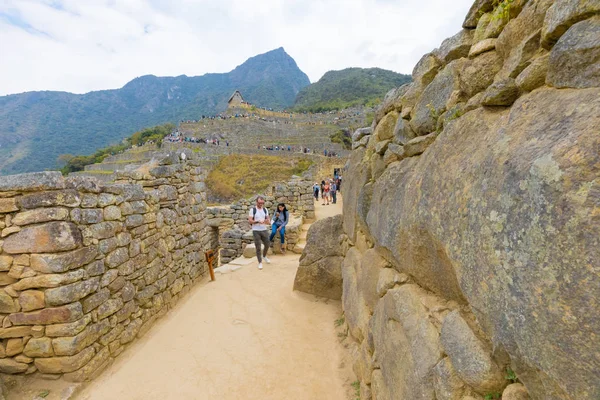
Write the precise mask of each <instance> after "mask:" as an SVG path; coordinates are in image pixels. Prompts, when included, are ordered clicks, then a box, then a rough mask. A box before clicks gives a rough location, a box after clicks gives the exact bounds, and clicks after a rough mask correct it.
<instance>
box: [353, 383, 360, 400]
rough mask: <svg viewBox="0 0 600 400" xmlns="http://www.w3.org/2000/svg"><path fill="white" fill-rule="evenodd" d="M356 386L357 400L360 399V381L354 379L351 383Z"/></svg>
mask: <svg viewBox="0 0 600 400" xmlns="http://www.w3.org/2000/svg"><path fill="white" fill-rule="evenodd" d="M351 385H352V387H353V388H354V395H355V396H356V400H360V381H354V382H352V383H351Z"/></svg>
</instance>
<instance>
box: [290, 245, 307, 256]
mask: <svg viewBox="0 0 600 400" xmlns="http://www.w3.org/2000/svg"><path fill="white" fill-rule="evenodd" d="M305 246H306V243H305V242H298V243H296V245H295V246H294V249H293V250H292V251H293V252H294V253H296V254H302V252H303V251H304V247H305Z"/></svg>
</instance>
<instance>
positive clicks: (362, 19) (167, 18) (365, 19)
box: [0, 0, 473, 95]
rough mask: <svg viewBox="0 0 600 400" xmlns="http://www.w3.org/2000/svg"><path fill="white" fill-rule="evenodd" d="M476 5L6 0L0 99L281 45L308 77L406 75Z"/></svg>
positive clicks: (227, 60) (121, 80) (104, 82)
mask: <svg viewBox="0 0 600 400" xmlns="http://www.w3.org/2000/svg"><path fill="white" fill-rule="evenodd" d="M472 2H473V0H452V1H450V0H0V95H6V94H11V93H21V92H25V91H30V90H63V91H68V92H74V93H85V92H88V91H91V90H99V89H112V88H119V87H121V86H123V85H124V84H125V83H127V82H128V81H130V80H131V79H133V78H135V77H137V76H141V75H147V74H153V75H157V76H177V75H182V74H185V75H188V76H195V75H202V74H204V73H207V72H228V71H230V70H232V69H233V68H235V67H236V66H237V65H239V64H241V63H243V62H244V61H245V60H246V59H247V58H249V57H252V56H254V55H256V54H260V53H264V52H266V51H269V50H272V49H275V48H278V47H280V46H283V47H284V48H285V50H286V52H287V53H288V54H289V55H291V56H292V57H293V58H294V59H295V60H296V62H297V63H298V66H299V67H300V69H302V70H303V71H304V72H306V74H308V76H309V78H310V80H311V82H315V81H317V80H318V79H319V78H320V77H321V76H322V75H323V74H324V73H325V72H326V71H329V70H337V69H343V68H346V67H380V68H385V69H390V70H393V71H397V72H403V73H410V72H411V71H412V68H413V66H414V64H415V63H416V62H417V61H418V60H419V58H420V57H421V55H422V54H424V53H426V52H428V51H430V50H432V49H433V48H435V47H437V46H438V45H439V44H440V43H441V41H442V40H443V39H444V38H446V37H448V36H451V35H452V34H454V33H456V32H458V30H459V29H460V26H461V23H462V20H463V19H464V16H465V15H466V13H467V11H468V9H469V7H470V6H471V4H472Z"/></svg>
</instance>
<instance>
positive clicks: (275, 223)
mask: <svg viewBox="0 0 600 400" xmlns="http://www.w3.org/2000/svg"><path fill="white" fill-rule="evenodd" d="M289 217H290V213H289V212H288V210H287V208H286V206H285V204H284V203H279V204H277V210H276V211H275V215H273V219H272V220H271V236H270V237H269V242H273V238H274V237H275V234H276V233H277V232H279V236H280V238H281V241H280V243H281V253H282V254H285V245H284V243H285V226H286V225H287V223H288V220H289Z"/></svg>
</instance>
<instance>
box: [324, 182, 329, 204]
mask: <svg viewBox="0 0 600 400" xmlns="http://www.w3.org/2000/svg"><path fill="white" fill-rule="evenodd" d="M323 182H324V185H323V204H322V205H323V206H328V205H329V190H330V186H329V182H325V181H323ZM325 202H327V204H325Z"/></svg>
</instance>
